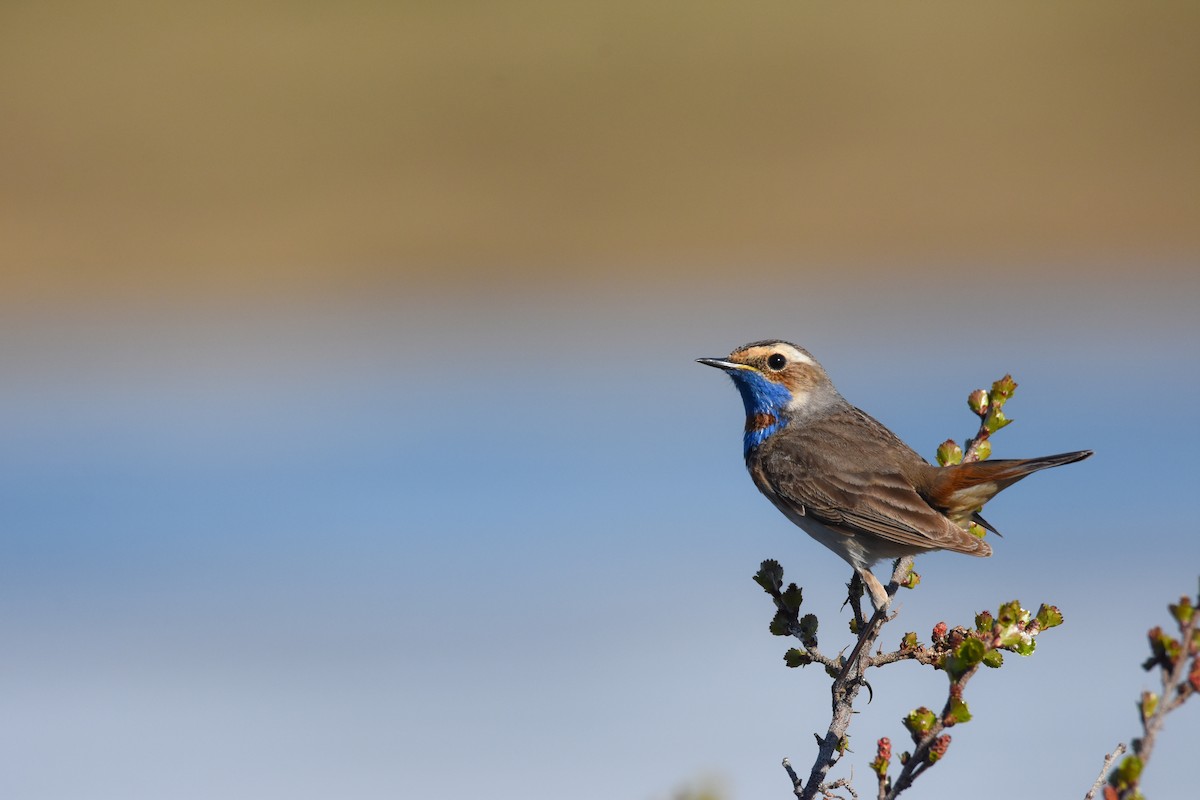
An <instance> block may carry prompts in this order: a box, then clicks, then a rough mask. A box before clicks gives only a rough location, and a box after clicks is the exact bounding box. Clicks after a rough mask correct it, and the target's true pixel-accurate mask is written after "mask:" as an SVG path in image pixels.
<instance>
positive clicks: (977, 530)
mask: <svg viewBox="0 0 1200 800" xmlns="http://www.w3.org/2000/svg"><path fill="white" fill-rule="evenodd" d="M967 533H969V534H971V535H972V536H974V537H976V538H977V539H982V538H983V537H985V536H987V529H986V528H984V527H983V526H982V525H980V524H979V523H978V522H972V523H969V524H968V525H967Z"/></svg>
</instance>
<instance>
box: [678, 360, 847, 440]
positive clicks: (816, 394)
mask: <svg viewBox="0 0 1200 800" xmlns="http://www.w3.org/2000/svg"><path fill="white" fill-rule="evenodd" d="M696 360H697V362H699V363H701V364H707V365H708V366H710V367H716V368H718V369H722V370H724V371H725V373H726V374H727V375H728V376H729V377H730V378H732V379H733V383H734V385H735V386H737V389H738V391H739V392H740V393H741V395H742V402H743V403H744V404H745V406H746V438H745V445H746V451H747V452H749V451H750V450H751V449H753V448H754V447H756V446H758V445H759V444H761V443H762V442H763V441H765V440H766V439H767V437H768V436H770V435H771V434H772V433H775V432H776V431H777V430H779V429H780V428H782V427H783V426H784V425H786V424H787V423H788V422H789V421H790V420H791V419H793V418H795V417H797V416H803V415H804V414H806V413H810V412H811V411H813V410H815V409H817V408H820V407H823V406H825V405H826V404H827V403H828V402H831V401H835V400H836V399H837V398H839V397H840V395H838V393H837V390H836V389H834V387H833V383H832V382H831V381H830V380H829V376H828V375H826V374H825V370H824V368H822V367H821V365H820V364H818V363H817V360H816V359H815V358H813V357H812V354H811V353H809V352H808V351H807V350H805V349H804V348H803V347H798V346H796V345H794V344H791V343H790V342H784V341H779V340H767V341H762V342H751V343H750V344H746V345H742V346H741V347H739V348H737V349H736V350H734V351H733V352H732V353H730V354H729V357H728V358H698V359H696Z"/></svg>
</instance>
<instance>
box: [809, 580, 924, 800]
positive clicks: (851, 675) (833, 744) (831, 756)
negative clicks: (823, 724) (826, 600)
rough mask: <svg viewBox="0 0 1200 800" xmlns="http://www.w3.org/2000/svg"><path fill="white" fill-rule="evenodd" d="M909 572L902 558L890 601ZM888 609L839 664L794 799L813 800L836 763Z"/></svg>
mask: <svg viewBox="0 0 1200 800" xmlns="http://www.w3.org/2000/svg"><path fill="white" fill-rule="evenodd" d="M911 570H912V558H902V559H900V560H899V561H897V562H896V566H895V569H894V570H893V571H892V580H891V582H890V583H889V584H888V586H887V594H888V597H889V598H892V597H894V596H895V595H896V592H897V591H899V589H900V583H901V582H902V581H904V579H905V578H907V577H908V573H909V572H910V571H911ZM889 606H890V604H888V605H885V606H884V607H883V608H881V609H878V610H876V612H875V614H874V616H872V617H871V619H870V621H869V622H868V623H867V624H866V626H865V627H864V628H863V629H862V631H861V632H860V633H859V637H858V642H857V644H855V646H854V650H853V651H852V652H851V654H850V657H849V658H847V659H846V660H845V662H844V663H843V664H839V665H838V667H839V668H840V669H841V672H840V674H838V676H837V678H836V679H835V680H834V681H833V686H832V687H831V689H830V693H831V694H832V706H833V713H832V717H831V719H830V722H829V730H828V731H826V733H825V736H824V738H821V737H818V742H819V743H820V748H819V750H818V753H817V758H816V761H815V762H813V768H812V771H811V772H810V773H809V775H808V782H807V783H806V784H805V785H804V786H803V787H802V788H801V787H799V786H797V785H796V782H795V780H793V786H794V787H795V790H796V797H798V798H800V800H813V798H815V797H817V796H818V794H819V793H820V792H821V790H822V786H823V785H824V781H825V776H826V775H827V774H828V773H829V770H830V768H832V767H833V765H834V764H836V763H837V762H838V757H837V756H836V755H835V754H837V753H838V752H839V747H840V746H841V744H842V742H843V740H844V739H845V736H846V731H847V729H848V728H849V727H850V718H851V715H852V714H853V713H854V701H855V699H856V698H857V697H858V692H859V690H860V689H861V688H862V687H863V686H865V685H866V681H864V680H863V673H864V671H865V670H866V669H867V667H868V666H869V665H870V663H871V648H872V647H873V646H874V645H875V642H876V641H878V639H879V633H880V630H881V629H882V628H883V625H884V623H886V622H887V621H888V619H889V615H888V607H889ZM822 663H824V662H822ZM789 772H790V770H789Z"/></svg>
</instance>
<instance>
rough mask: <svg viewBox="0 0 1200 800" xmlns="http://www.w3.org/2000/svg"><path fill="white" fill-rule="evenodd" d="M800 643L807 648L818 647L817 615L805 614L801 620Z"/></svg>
mask: <svg viewBox="0 0 1200 800" xmlns="http://www.w3.org/2000/svg"><path fill="white" fill-rule="evenodd" d="M800 641H802V642H804V646H805V647H816V646H817V617H816V615H815V614H805V615H804V617H803V618H802V619H801V620H800Z"/></svg>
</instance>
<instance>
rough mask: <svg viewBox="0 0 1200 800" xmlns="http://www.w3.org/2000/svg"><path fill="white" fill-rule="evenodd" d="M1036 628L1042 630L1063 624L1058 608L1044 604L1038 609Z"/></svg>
mask: <svg viewBox="0 0 1200 800" xmlns="http://www.w3.org/2000/svg"><path fill="white" fill-rule="evenodd" d="M1037 621H1038V627H1039V628H1041V629H1042V630H1044V631H1045V630H1049V629H1050V628H1057V627H1058V626H1059V625H1062V624H1063V615H1062V612H1061V611H1059V610H1058V606H1048V605H1046V604H1045V603H1042V605H1041V606H1040V607H1039V608H1038V612H1037Z"/></svg>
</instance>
